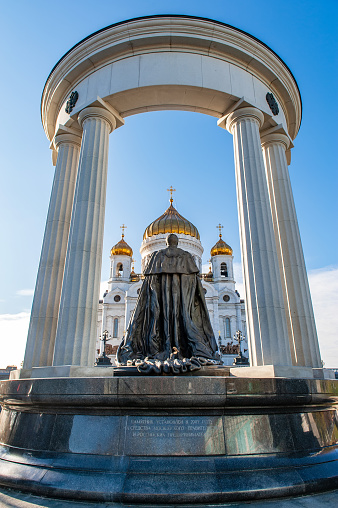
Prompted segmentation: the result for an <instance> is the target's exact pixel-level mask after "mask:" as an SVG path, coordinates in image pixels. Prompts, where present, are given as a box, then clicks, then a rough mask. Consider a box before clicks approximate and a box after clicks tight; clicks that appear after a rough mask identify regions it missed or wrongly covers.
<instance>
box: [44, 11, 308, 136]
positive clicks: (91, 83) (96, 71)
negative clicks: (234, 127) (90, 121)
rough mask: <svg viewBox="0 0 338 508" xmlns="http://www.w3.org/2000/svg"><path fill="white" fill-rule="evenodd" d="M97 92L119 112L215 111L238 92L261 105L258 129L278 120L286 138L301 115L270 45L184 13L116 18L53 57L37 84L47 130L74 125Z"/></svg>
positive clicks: (288, 76)
mask: <svg viewBox="0 0 338 508" xmlns="http://www.w3.org/2000/svg"><path fill="white" fill-rule="evenodd" d="M155 68H156V73H154V72H153V69H155ZM169 89H170V94H169V97H168V90H169ZM74 90H76V91H77V92H78V100H77V103H76V105H75V107H74V109H73V111H72V112H71V118H70V117H69V115H68V114H67V113H66V111H65V108H66V104H67V100H68V99H69V96H70V94H71V92H73V91H74ZM135 91H137V93H135ZM155 91H156V93H155ZM182 92H184V93H182ZM267 93H272V94H273V96H274V97H275V100H276V101H277V103H278V106H279V113H278V115H272V112H271V109H270V107H269V104H268V103H267V100H266V95H267ZM98 97H101V98H102V99H104V100H105V101H106V102H107V103H108V104H109V105H110V106H112V107H113V108H115V110H116V111H117V112H118V113H119V114H120V116H121V117H123V118H125V117H127V116H129V115H132V114H136V113H141V112H145V111H157V110H163V109H181V110H185V111H197V112H200V113H204V114H208V115H211V116H215V117H219V118H221V117H222V116H223V115H224V114H225V113H227V112H229V110H230V109H231V108H233V106H234V105H235V104H236V102H237V101H238V100H241V101H242V105H243V106H246V105H251V106H254V107H257V108H258V109H260V110H261V111H262V112H263V113H264V116H265V120H264V124H263V130H265V129H268V128H271V127H274V126H277V125H281V126H282V128H283V129H284V131H285V132H286V133H288V134H289V135H290V136H291V138H292V139H294V138H295V136H296V135H297V132H298V129H299V126H300V122H301V99H300V94H299V90H298V86H297V83H296V81H295V79H294V77H293V75H292V73H291V72H290V70H289V69H288V67H287V66H286V65H285V63H284V62H283V61H282V60H281V59H280V58H279V57H278V56H277V55H276V54H275V53H274V52H273V51H272V50H271V49H270V48H268V47H267V46H266V45H265V44H263V43H262V42H261V41H259V40H258V39H256V38H254V37H252V36H251V35H249V34H247V33H245V32H243V31H241V30H238V29H236V28H234V27H231V26H229V25H225V24H223V23H220V22H217V21H212V20H206V19H200V18H195V17H194V18H192V17H188V16H151V17H147V18H142V19H135V20H130V21H126V22H123V23H118V24H116V25H111V26H109V27H107V28H104V29H103V30H101V31H99V32H96V33H95V34H92V35H91V36H89V37H87V38H86V39H84V40H83V41H81V42H79V43H78V44H77V45H76V46H74V47H73V48H72V49H71V50H70V51H69V52H68V53H67V54H66V55H65V56H64V57H62V58H61V59H60V61H59V62H58V63H57V64H56V66H55V67H54V69H53V70H52V72H51V74H50V75H49V77H48V79H47V82H46V85H45V88H44V91H43V96H42V102H41V115H42V121H43V125H44V129H45V132H46V134H47V136H48V138H49V139H50V140H52V139H53V136H54V134H55V132H56V130H57V126H58V125H59V124H65V125H67V126H72V125H74V122H75V121H76V117H77V113H78V112H79V111H81V110H82V109H83V108H85V107H87V106H89V105H90V104H92V103H94V102H95V101H96V100H97V98H98ZM211 99H212V100H211Z"/></svg>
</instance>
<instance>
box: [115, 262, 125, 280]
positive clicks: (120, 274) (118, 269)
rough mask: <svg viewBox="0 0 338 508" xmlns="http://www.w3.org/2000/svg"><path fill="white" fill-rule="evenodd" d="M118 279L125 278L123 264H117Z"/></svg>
mask: <svg viewBox="0 0 338 508" xmlns="http://www.w3.org/2000/svg"><path fill="white" fill-rule="evenodd" d="M116 277H123V264H122V263H118V264H117V267H116Z"/></svg>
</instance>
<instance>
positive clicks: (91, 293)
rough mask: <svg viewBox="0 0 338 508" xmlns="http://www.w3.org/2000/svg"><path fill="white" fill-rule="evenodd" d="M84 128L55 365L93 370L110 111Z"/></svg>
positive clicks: (86, 113) (89, 116) (92, 112)
mask: <svg viewBox="0 0 338 508" xmlns="http://www.w3.org/2000/svg"><path fill="white" fill-rule="evenodd" d="M79 123H80V125H81V126H82V128H83V136H82V144H81V152H80V161H79V169H78V177H77V182H76V190H75V199H74V208H73V214H72V221H71V228H70V235H69V242H68V249H67V257H66V266H65V273H64V279H63V286H62V294H61V304H60V312H59V320H58V328H57V333H56V339H55V351H54V359H53V365H81V366H87V365H90V366H91V365H93V364H94V360H95V342H96V320H97V311H98V302H99V287H100V277H101V264H102V244H103V229H104V212H105V202H106V185H107V167H108V145H109V134H110V132H111V131H112V130H114V128H115V126H116V121H115V117H114V116H113V114H112V113H110V112H109V111H108V110H106V109H104V108H99V107H88V108H86V109H84V110H82V111H81V112H80V114H79Z"/></svg>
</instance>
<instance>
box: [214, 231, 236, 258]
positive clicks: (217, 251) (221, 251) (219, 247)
mask: <svg viewBox="0 0 338 508" xmlns="http://www.w3.org/2000/svg"><path fill="white" fill-rule="evenodd" d="M210 255H211V256H222V255H223V256H232V248H231V247H230V245H228V244H227V243H225V241H224V240H222V235H221V233H220V234H219V240H218V242H217V243H216V244H215V245H214V246H213V248H212V249H211V251H210Z"/></svg>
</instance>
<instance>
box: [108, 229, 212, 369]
mask: <svg viewBox="0 0 338 508" xmlns="http://www.w3.org/2000/svg"><path fill="white" fill-rule="evenodd" d="M167 244H168V247H167V248H166V249H163V250H160V251H157V252H154V253H153V254H152V256H151V258H150V261H149V263H148V265H147V268H146V270H145V272H144V275H145V280H144V282H143V285H142V288H141V291H140V295H139V298H138V301H137V305H136V308H135V312H134V315H133V318H132V320H131V322H130V324H129V327H128V330H127V333H126V336H125V337H124V339H123V341H122V343H121V345H120V347H119V349H118V352H117V364H118V365H136V366H137V367H138V370H139V371H145V372H151V371H154V372H157V373H160V372H174V373H178V372H186V371H189V370H195V369H198V368H200V367H201V365H208V364H220V363H221V362H220V360H219V355H218V353H217V345H216V340H215V337H214V333H213V330H212V327H211V323H210V318H209V313H208V310H207V306H206V303H205V298H204V291H203V287H202V284H201V281H200V278H199V276H198V272H199V270H198V268H197V266H196V263H195V261H194V259H193V257H192V255H191V254H190V253H189V252H186V251H184V250H182V249H179V248H178V247H177V245H178V237H177V236H176V235H174V234H170V235H169V236H168V238H167Z"/></svg>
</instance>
